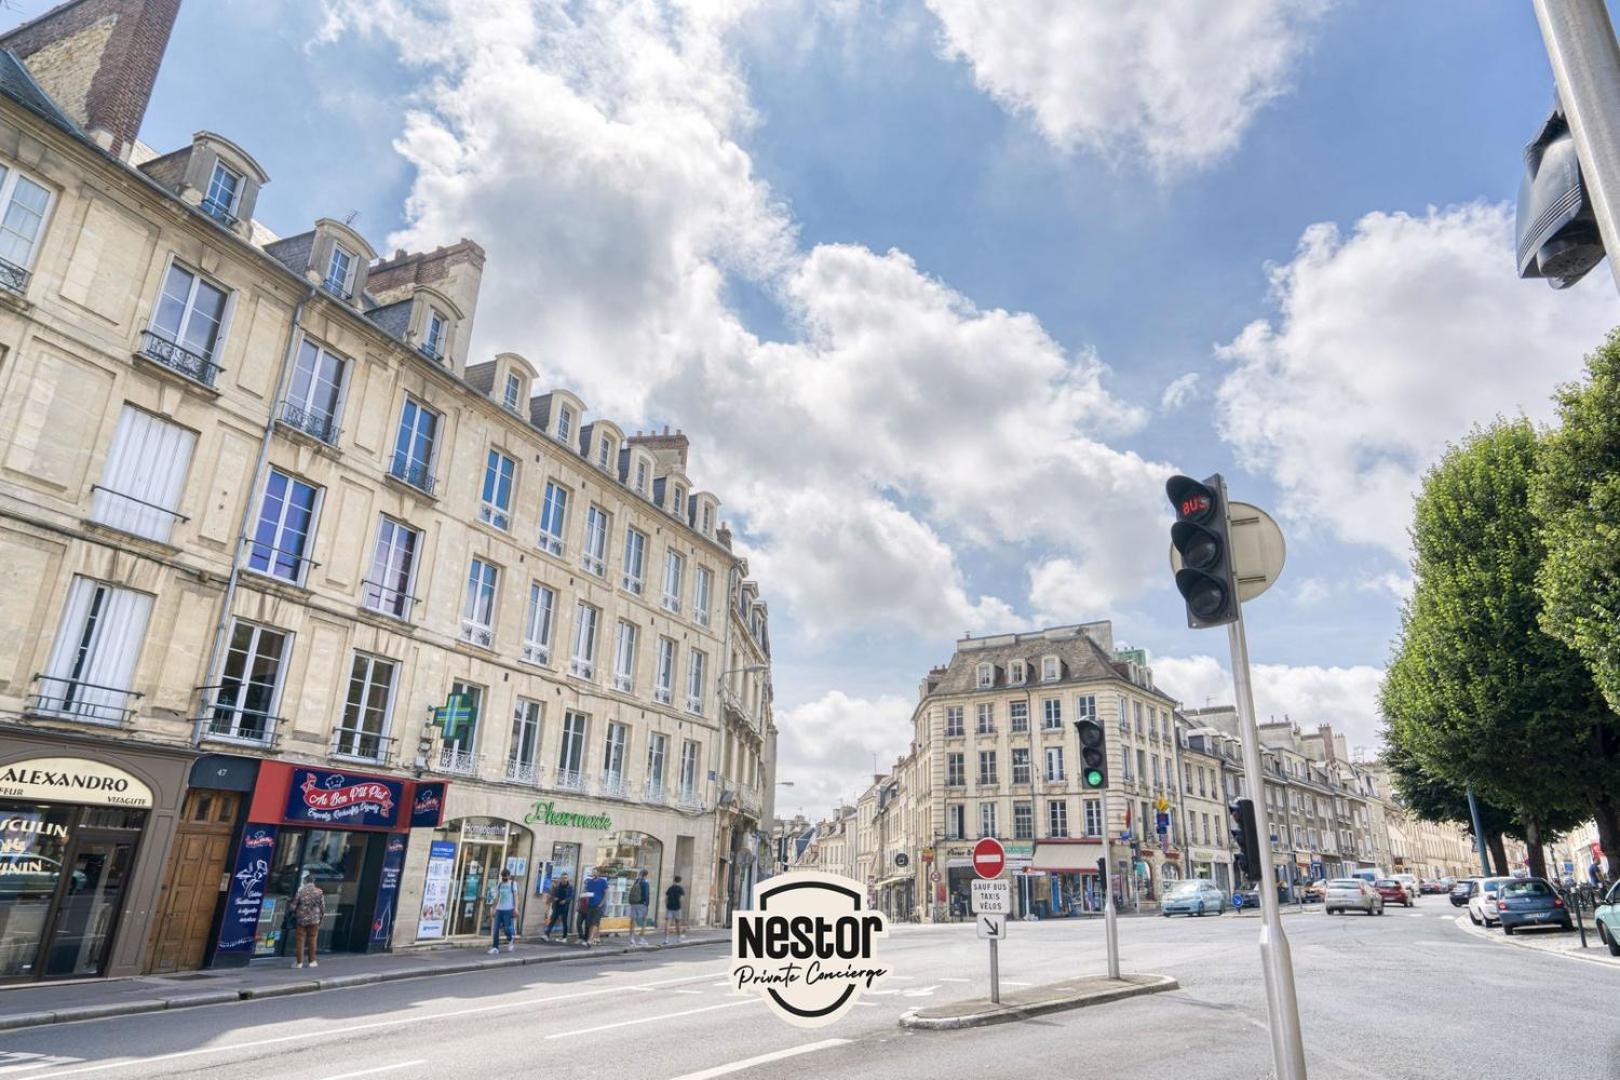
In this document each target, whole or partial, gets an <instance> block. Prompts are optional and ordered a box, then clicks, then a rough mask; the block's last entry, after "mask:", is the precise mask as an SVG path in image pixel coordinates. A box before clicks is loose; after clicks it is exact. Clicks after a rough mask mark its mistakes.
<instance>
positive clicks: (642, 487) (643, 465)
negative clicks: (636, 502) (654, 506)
mask: <svg viewBox="0 0 1620 1080" xmlns="http://www.w3.org/2000/svg"><path fill="white" fill-rule="evenodd" d="M647 473H648V469H647V462H646V459H645V458H640V457H638V458H636V459H635V467H634V469H633V471H632V475H633V476H634V477H635V483H634V484H632V485H631V487H633V488H634V489H635V492H636V494H637V495H640V496H642V497H646V494H647Z"/></svg>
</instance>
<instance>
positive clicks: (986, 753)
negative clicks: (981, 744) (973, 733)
mask: <svg viewBox="0 0 1620 1080" xmlns="http://www.w3.org/2000/svg"><path fill="white" fill-rule="evenodd" d="M999 782H1000V781H998V780H997V779H996V752H995V751H994V750H980V751H979V786H980V787H989V786H991V785H994V784H997V783H999Z"/></svg>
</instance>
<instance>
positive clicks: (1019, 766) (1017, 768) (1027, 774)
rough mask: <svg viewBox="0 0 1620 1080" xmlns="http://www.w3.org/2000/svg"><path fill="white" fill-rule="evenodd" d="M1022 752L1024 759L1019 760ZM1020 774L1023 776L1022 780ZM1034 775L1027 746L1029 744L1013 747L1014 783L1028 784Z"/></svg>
mask: <svg viewBox="0 0 1620 1080" xmlns="http://www.w3.org/2000/svg"><path fill="white" fill-rule="evenodd" d="M1020 754H1022V755H1023V760H1022V761H1020V760H1018V757H1019V755H1020ZM1020 775H1022V776H1023V779H1022V780H1020V779H1019V776H1020ZM1033 776H1034V773H1033V771H1032V768H1031V765H1030V761H1029V747H1027V746H1015V747H1013V748H1012V782H1013V783H1014V784H1028V783H1030V782H1031V778H1032V777H1033Z"/></svg>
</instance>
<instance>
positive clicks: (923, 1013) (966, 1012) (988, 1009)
mask: <svg viewBox="0 0 1620 1080" xmlns="http://www.w3.org/2000/svg"><path fill="white" fill-rule="evenodd" d="M1177 989H1180V984H1179V983H1177V982H1176V980H1175V979H1173V978H1171V977H1170V976H1168V975H1121V976H1120V977H1119V978H1117V979H1110V978H1108V977H1107V976H1106V975H1086V976H1082V977H1080V978H1076V979H1068V980H1066V981H1064V982H1060V983H1050V984H1048V985H1046V986H1034V987H1030V988H1029V989H1027V990H1014V991H1013V992H1011V993H1008V994H1002V995H1001V1001H1000V1003H999V1004H998V1003H995V1002H992V1001H991V1000H990V999H989V998H968V999H967V1000H966V1001H952V1002H949V1003H947V1004H944V1005H931V1006H929V1007H928V1008H925V1009H913V1010H911V1011H910V1012H908V1013H906V1014H905V1015H903V1016H902V1017H900V1026H901V1027H903V1028H910V1029H912V1030H916V1031H955V1030H958V1029H960V1028H968V1027H984V1026H985V1025H987V1024H1005V1023H1008V1022H1009V1021H1013V1020H1026V1019H1028V1018H1029V1017H1032V1016H1041V1015H1044V1014H1046V1013H1053V1012H1063V1011H1065V1010H1068V1009H1083V1008H1085V1007H1086V1006H1088V1005H1103V1004H1106V1003H1108V1002H1110V1001H1121V1000H1123V999H1125V998H1132V997H1140V996H1141V995H1143V994H1159V993H1163V992H1164V991H1166V990H1177Z"/></svg>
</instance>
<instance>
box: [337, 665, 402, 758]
mask: <svg viewBox="0 0 1620 1080" xmlns="http://www.w3.org/2000/svg"><path fill="white" fill-rule="evenodd" d="M382 666H386V667H387V668H388V678H387V679H386V680H378V679H377V677H376V676H377V670H378V668H379V667H382ZM399 667H400V665H399V661H398V660H394V659H392V658H390V657H387V656H378V655H376V654H375V653H369V652H366V651H364V650H362V649H356V650H355V651H354V653H353V654H352V658H351V660H350V662H349V679H348V683H347V684H346V688H345V690H344V694H343V706H342V708H341V710H340V711H339V713H338V726H337V730H336V731H335V732H334V733H333V738H332V756H333V757H343V758H350V759H352V760H354V761H382V760H384V759H386V758H387V756H388V742H389V738H390V734H391V733H392V731H393V730H394V699H395V698H396V697H397V694H396V693H395V691H396V690H397V689H398V686H399ZM362 668H363V671H364V674H363V675H362V674H361V669H362ZM356 682H358V683H359V685H360V700H359V702H358V703H357V702H356V701H355V700H354V692H355V684H356ZM379 689H380V690H381V693H382V695H383V704H382V715H381V720H380V722H379V725H378V728H377V730H376V731H369V730H367V728H366V726H365V724H366V717H367V716H368V715H372V714H373V712H374V710H373V708H372V703H371V699H372V696H373V695H374V694H375V693H377V692H378V690H379ZM351 710H354V712H353V713H352V714H351ZM367 740H374V741H375V743H376V745H375V747H374V748H373V749H372V752H371V753H369V754H368V753H366V751H365V744H366V741H367Z"/></svg>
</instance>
